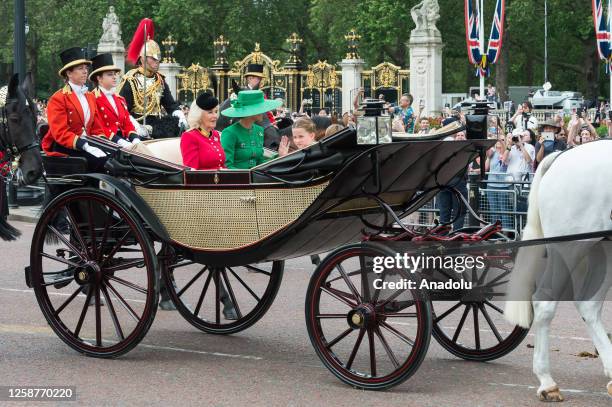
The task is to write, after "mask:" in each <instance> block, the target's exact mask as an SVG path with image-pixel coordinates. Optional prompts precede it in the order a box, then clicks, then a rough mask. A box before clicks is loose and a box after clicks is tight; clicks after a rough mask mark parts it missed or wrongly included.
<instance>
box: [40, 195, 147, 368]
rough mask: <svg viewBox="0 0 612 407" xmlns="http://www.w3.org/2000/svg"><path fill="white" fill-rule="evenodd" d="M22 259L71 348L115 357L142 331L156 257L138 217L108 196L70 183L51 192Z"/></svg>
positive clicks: (57, 330) (47, 314)
mask: <svg viewBox="0 0 612 407" xmlns="http://www.w3.org/2000/svg"><path fill="white" fill-rule="evenodd" d="M30 260H31V278H32V286H33V289H34V292H35V294H36V298H37V300H38V304H39V305H40V308H41V310H42V312H43V314H44V315H45V318H46V319H47V321H48V322H49V325H50V326H51V328H52V329H53V330H54V331H55V333H56V334H57V335H58V336H59V337H60V338H61V339H62V340H63V341H64V342H65V343H67V344H68V345H69V346H70V347H71V348H73V349H75V350H77V351H79V352H82V353H85V354H87V355H89V356H96V357H116V356H120V355H122V354H124V353H126V352H128V351H129V350H131V349H132V348H134V347H135V346H136V345H137V344H138V343H139V342H140V341H141V340H142V338H143V337H144V336H145V334H146V333H147V331H148V330H149V328H150V326H151V324H152V322H153V319H154V317H155V312H156V310H157V302H158V286H157V285H158V281H157V280H158V278H157V277H156V275H157V258H156V256H155V252H154V249H153V245H152V243H151V241H150V239H149V236H148V235H147V233H146V231H145V230H144V228H143V226H142V222H141V221H140V219H137V218H136V217H135V216H134V215H133V214H132V213H131V212H130V210H129V209H128V208H127V207H126V206H125V205H124V204H123V203H122V202H120V201H119V200H118V199H117V198H115V197H114V196H113V195H111V194H109V193H107V192H105V191H100V190H96V189H77V190H72V191H69V192H66V193H64V194H62V195H60V196H58V197H57V198H55V199H54V200H53V201H52V202H51V203H50V204H49V205H48V206H47V207H46V208H45V210H44V212H43V214H42V216H41V217H40V220H39V222H38V224H37V225H36V229H35V231H34V237H33V241H32V248H31V255H30Z"/></svg>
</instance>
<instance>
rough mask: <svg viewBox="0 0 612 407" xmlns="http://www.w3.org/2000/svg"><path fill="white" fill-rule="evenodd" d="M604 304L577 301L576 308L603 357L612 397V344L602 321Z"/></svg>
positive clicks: (602, 361) (609, 392)
mask: <svg viewBox="0 0 612 407" xmlns="http://www.w3.org/2000/svg"><path fill="white" fill-rule="evenodd" d="M603 304H604V302H603V301H576V308H577V309H578V312H580V315H581V316H582V319H583V320H584V322H585V323H586V325H587V328H588V330H589V334H591V338H593V344H594V345H595V348H596V349H597V352H598V353H599V356H600V357H601V363H603V367H604V374H605V375H606V376H607V377H608V379H610V382H608V386H607V387H608V394H609V395H610V396H612V343H611V342H610V338H608V335H607V334H606V328H605V327H604V325H603V322H602V321H601V310H602V308H603Z"/></svg>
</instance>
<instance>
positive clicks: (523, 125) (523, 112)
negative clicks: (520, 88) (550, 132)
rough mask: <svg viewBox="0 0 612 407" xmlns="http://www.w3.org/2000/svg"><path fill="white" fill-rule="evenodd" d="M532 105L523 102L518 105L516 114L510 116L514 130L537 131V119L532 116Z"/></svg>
mask: <svg viewBox="0 0 612 407" xmlns="http://www.w3.org/2000/svg"><path fill="white" fill-rule="evenodd" d="M532 110H533V105H532V104H531V102H523V104H521V105H519V106H518V108H517V109H516V113H514V116H512V119H510V120H511V121H512V123H514V128H515V129H517V130H520V131H523V130H532V131H536V130H537V129H538V119H536V118H535V116H533V115H532Z"/></svg>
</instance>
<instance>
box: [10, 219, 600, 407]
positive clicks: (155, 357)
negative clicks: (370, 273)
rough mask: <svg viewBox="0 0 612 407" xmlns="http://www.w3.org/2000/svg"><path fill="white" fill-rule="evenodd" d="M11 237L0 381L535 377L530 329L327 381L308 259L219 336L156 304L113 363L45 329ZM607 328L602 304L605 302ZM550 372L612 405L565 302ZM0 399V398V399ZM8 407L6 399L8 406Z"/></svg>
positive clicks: (225, 387) (463, 401)
mask: <svg viewBox="0 0 612 407" xmlns="http://www.w3.org/2000/svg"><path fill="white" fill-rule="evenodd" d="M14 224H15V225H16V226H18V227H19V228H20V229H21V230H22V231H23V237H22V238H21V239H20V240H19V241H18V242H13V243H5V242H2V243H0V256H1V259H2V260H1V262H0V386H2V385H20V386H21V385H28V384H29V385H57V386H66V385H71V386H76V388H77V393H78V400H79V404H80V405H96V406H99V405H164V406H167V405H215V406H233V405H253V406H258V405H266V406H269V405H273V406H277V405H278V406H285V405H295V406H306V405H308V406H318V405H339V406H344V405H346V406H354V405H380V406H396V405H397V406H403V407H405V406H465V405H469V406H492V405H496V406H523V405H524V406H529V405H539V402H537V401H536V399H535V387H534V386H536V384H537V380H536V378H535V376H534V375H533V374H532V372H531V356H532V349H531V348H530V347H529V346H528V345H529V344H532V343H533V336H531V335H530V336H528V337H527V339H526V340H525V342H524V343H523V344H521V345H520V346H519V348H518V349H516V350H515V351H514V352H513V353H512V354H510V355H509V356H506V357H504V358H502V359H500V360H497V361H495V362H490V363H486V364H481V363H473V362H465V361H462V360H459V359H457V358H455V357H453V356H451V355H449V354H448V353H447V352H446V351H444V349H442V348H441V347H440V346H439V345H438V344H437V343H435V342H434V341H432V344H431V346H430V348H429V353H428V356H427V358H426V359H425V361H424V363H423V365H422V366H421V368H420V370H419V371H418V372H417V374H416V375H414V376H413V377H412V378H411V379H409V380H408V381H407V382H405V383H404V384H402V385H400V386H398V387H396V388H394V389H392V390H390V391H385V392H364V391H359V390H355V389H352V388H350V387H348V386H346V385H344V384H342V383H341V382H339V381H338V380H337V379H336V378H335V377H334V376H333V375H332V374H331V373H330V372H328V371H327V370H326V369H325V368H324V367H323V365H322V364H321V363H320V361H319V359H318V358H317V356H316V355H315V353H314V351H313V349H312V347H311V344H310V341H309V339H308V336H307V333H306V328H305V324H304V310H303V308H304V296H305V292H306V287H307V285H308V278H309V272H310V271H311V270H312V266H311V265H310V261H309V259H305V258H301V259H297V260H292V261H290V262H288V264H287V266H286V269H285V270H286V271H285V279H284V281H283V285H282V287H281V291H280V293H279V295H278V297H277V300H276V302H275V303H274V305H273V306H272V308H271V309H270V311H269V312H268V314H267V315H266V316H265V317H264V318H263V319H262V320H261V321H259V322H258V323H257V324H256V325H254V326H253V327H251V328H250V329H248V330H246V331H244V332H242V333H239V334H236V335H232V336H229V337H223V336H214V335H206V334H203V333H201V332H199V331H197V330H196V329H195V328H193V327H192V326H191V325H189V324H188V323H186V322H185V321H184V320H183V319H182V318H181V317H180V315H178V313H176V312H161V311H160V312H158V313H157V318H156V320H155V323H154V324H153V326H152V328H151V330H150V331H149V333H148V335H147V337H146V338H145V339H144V341H143V342H142V344H141V345H140V346H139V347H137V348H136V349H135V350H133V351H132V352H130V353H129V354H127V355H125V356H123V357H121V358H119V359H116V360H99V359H93V358H88V357H85V356H82V355H80V354H77V353H76V352H74V351H72V350H71V349H69V348H68V347H67V346H66V345H65V344H64V343H63V342H61V341H60V340H59V339H58V338H57V337H56V336H55V335H54V333H53V332H52V331H51V329H50V328H49V327H48V325H47V323H46V321H45V319H44V317H43V316H42V314H41V312H40V310H39V308H38V305H37V302H36V299H35V297H34V294H33V293H32V292H31V290H29V289H28V288H27V287H26V286H25V283H24V279H23V267H24V265H26V264H27V263H28V256H29V242H30V239H31V235H32V232H33V229H34V225H32V224H29V223H20V222H14ZM606 308H607V309H606V311H607V312H605V317H606V321H607V326H609V327H612V312H610V311H612V306H610V305H609V304H608V305H607V306H606ZM552 333H553V335H554V337H553V339H552V348H553V349H554V352H552V355H551V359H552V366H553V376H554V377H555V378H556V380H557V381H558V383H559V384H560V385H561V387H562V389H565V396H566V399H567V402H566V405H569V406H604V405H611V404H612V401H611V400H610V399H609V398H608V396H607V395H606V393H605V384H606V382H607V380H606V378H605V377H604V375H603V369H602V366H601V362H600V360H599V359H593V358H583V357H578V356H577V354H578V353H579V352H581V351H591V352H592V351H593V347H592V345H591V342H590V340H588V339H587V333H586V329H585V327H584V324H583V323H582V321H581V320H580V319H579V317H578V315H577V313H576V311H575V310H574V308H573V306H572V304H562V305H561V307H560V312H559V314H558V316H557V318H556V320H555V321H554V323H553V332H552ZM0 404H1V403H0ZM16 405H17V404H16Z"/></svg>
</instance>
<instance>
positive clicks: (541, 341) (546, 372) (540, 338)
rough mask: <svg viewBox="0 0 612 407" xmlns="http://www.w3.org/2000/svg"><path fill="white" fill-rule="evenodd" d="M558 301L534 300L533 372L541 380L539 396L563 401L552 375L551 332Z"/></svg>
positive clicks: (549, 399) (547, 399) (544, 398)
mask: <svg viewBox="0 0 612 407" xmlns="http://www.w3.org/2000/svg"><path fill="white" fill-rule="evenodd" d="M556 309H557V301H534V302H533V325H532V329H533V331H534V333H535V347H534V349H533V373H535V374H536V376H538V379H539V380H540V387H539V388H538V397H539V398H540V400H542V401H563V396H562V395H561V393H560V392H559V387H558V386H557V383H555V381H554V380H553V378H552V376H551V375H550V358H549V352H548V351H549V332H550V323H551V321H552V319H553V317H554V316H555V311H556Z"/></svg>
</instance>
